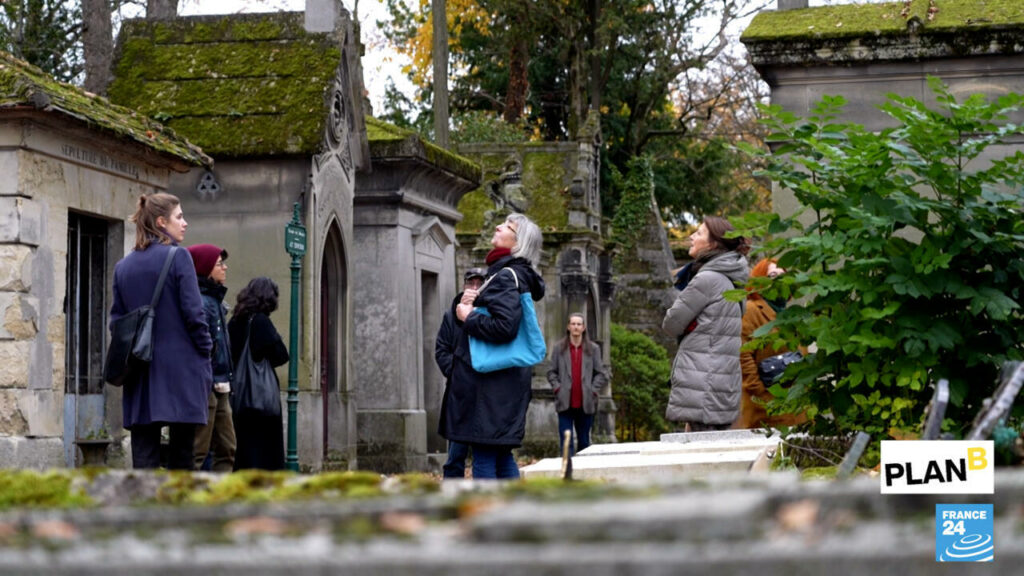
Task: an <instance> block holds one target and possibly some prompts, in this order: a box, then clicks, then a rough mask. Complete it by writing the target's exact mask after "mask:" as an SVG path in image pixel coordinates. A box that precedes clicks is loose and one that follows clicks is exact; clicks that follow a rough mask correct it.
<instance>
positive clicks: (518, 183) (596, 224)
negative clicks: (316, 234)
mask: <svg viewBox="0 0 1024 576" xmlns="http://www.w3.org/2000/svg"><path fill="white" fill-rule="evenodd" d="M600 137H601V131H600V125H599V117H598V114H597V113H592V114H591V116H590V118H589V119H588V121H587V123H586V124H585V126H584V127H583V129H582V130H580V134H579V136H578V137H577V138H576V140H575V141H568V142H524V143H521V144H514V145H513V144H462V145H459V147H458V150H459V153H460V154H463V155H465V156H467V157H469V158H471V159H474V160H477V161H479V162H480V164H481V165H482V166H483V171H484V173H483V182H484V184H483V185H482V186H481V187H480V188H478V189H477V190H474V191H473V192H471V193H469V194H466V195H465V196H464V197H463V198H462V200H461V202H459V205H458V208H459V211H460V212H461V213H462V214H463V216H464V218H463V220H462V222H461V223H460V224H459V225H458V227H457V230H458V240H459V256H458V259H459V270H465V269H466V268H470V267H474V266H481V267H486V266H485V264H484V257H485V256H486V255H487V252H488V251H489V250H490V249H491V245H490V238H491V235H492V233H493V231H494V227H495V226H496V225H498V224H500V223H501V222H503V221H504V219H505V216H506V215H508V214H509V213H511V212H521V213H524V214H526V215H528V216H529V217H530V218H531V219H533V220H534V221H535V222H536V223H537V224H538V225H539V226H540V228H541V230H542V232H543V234H544V247H543V251H542V256H541V262H540V266H539V268H540V272H541V274H542V276H543V277H544V282H545V283H546V284H547V294H546V295H545V297H544V299H543V300H542V301H540V302H538V303H537V316H538V319H539V320H540V322H541V329H542V330H543V332H544V337H545V340H546V341H547V344H548V349H549V350H550V349H551V347H552V346H553V345H554V343H555V342H557V341H558V340H559V339H561V338H562V337H564V336H565V328H566V324H567V323H568V319H569V314H571V313H574V312H580V313H582V314H584V316H585V317H586V319H587V332H588V334H589V335H590V338H591V339H592V340H594V341H595V342H597V343H598V344H599V345H600V346H601V351H602V354H603V356H604V361H605V363H606V364H607V363H608V360H609V352H610V348H609V345H610V336H609V333H610V329H611V307H612V300H613V296H614V283H613V281H612V269H611V257H610V254H609V253H608V251H607V250H606V246H605V244H606V237H607V235H606V230H605V227H606V223H605V222H604V221H603V220H602V215H601V196H600V166H599V162H600V148H599V147H600V145H601V141H600ZM548 364H549V359H545V361H544V362H542V363H541V364H539V365H537V367H536V368H535V369H534V379H533V401H532V403H531V404H530V410H529V413H528V415H527V429H526V439H525V441H524V446H525V448H526V449H527V450H528V451H530V452H531V453H533V454H534V455H537V456H541V455H554V454H555V453H557V446H558V419H557V416H556V414H555V409H554V395H553V394H552V391H551V388H550V386H549V384H548V381H547V377H546V373H547V370H548V367H549V365H548ZM598 411H599V413H598V415H597V417H596V418H595V423H594V435H595V439H598V440H599V441H613V440H614V436H615V420H614V413H615V406H614V403H613V402H612V399H611V386H610V385H609V386H608V387H607V388H606V389H605V390H604V391H603V392H602V393H601V400H600V403H599V407H598Z"/></svg>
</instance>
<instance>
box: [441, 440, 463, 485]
mask: <svg viewBox="0 0 1024 576" xmlns="http://www.w3.org/2000/svg"><path fill="white" fill-rule="evenodd" d="M468 455H469V444H463V443H462V442H456V441H454V440H449V441H448V461H447V462H445V463H444V467H442V470H444V473H443V474H442V476H443V477H444V478H465V477H466V456H468Z"/></svg>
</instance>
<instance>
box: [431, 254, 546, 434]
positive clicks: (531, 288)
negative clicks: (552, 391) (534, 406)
mask: <svg viewBox="0 0 1024 576" xmlns="http://www.w3.org/2000/svg"><path fill="white" fill-rule="evenodd" d="M505 267H510V268H513V269H515V271H516V274H517V275H518V277H519V288H518V289H517V288H516V283H515V279H513V277H512V274H510V273H509V272H508V271H507V270H505V271H502V268H505ZM492 276H494V278H493V279H491V280H490V283H489V284H488V285H487V286H486V287H485V288H484V290H483V291H482V292H480V294H479V295H477V298H476V302H474V306H477V307H481V306H486V307H487V311H488V312H490V314H491V315H490V316H485V315H483V314H477V313H475V312H474V313H472V314H470V315H469V316H467V317H466V321H465V323H463V326H462V333H461V334H459V335H458V336H457V338H458V340H457V344H456V346H455V358H454V360H453V362H452V372H451V383H450V384H449V386H448V394H447V402H446V403H445V405H444V406H443V408H442V410H443V414H442V415H441V417H442V418H443V419H444V421H443V422H442V423H441V426H440V429H441V432H442V433H443V434H445V437H446V438H448V439H449V440H455V441H456V442H463V443H467V444H484V445H490V446H510V447H513V448H514V447H517V446H519V445H521V444H522V443H523V435H524V434H525V432H526V410H527V408H529V407H530V398H531V396H532V392H531V386H530V381H531V380H532V378H533V367H527V368H507V369H505V370H497V371H494V372H487V373H481V372H477V371H476V370H473V363H472V359H471V358H470V353H469V336H470V335H472V336H474V337H476V338H480V339H483V340H488V341H491V342H508V341H511V340H512V339H513V338H515V336H516V333H517V331H518V330H519V321H520V319H521V318H522V314H523V307H522V304H521V302H520V301H519V293H520V291H522V292H529V293H530V294H531V296H532V298H533V300H534V301H537V300H540V299H541V298H543V297H544V279H543V278H541V277H540V275H539V274H537V272H536V270H534V269H533V267H532V266H530V264H529V262H527V261H526V260H524V259H522V258H513V257H512V256H505V257H504V258H502V259H500V260H498V261H497V262H495V263H494V264H492V265H491V266H490V267H489V268H488V269H487V277H488V278H491V277H492Z"/></svg>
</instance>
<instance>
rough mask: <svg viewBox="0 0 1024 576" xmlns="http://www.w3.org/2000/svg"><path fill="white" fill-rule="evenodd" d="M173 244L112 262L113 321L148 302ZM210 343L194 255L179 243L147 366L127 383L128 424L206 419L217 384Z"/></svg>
mask: <svg viewBox="0 0 1024 576" xmlns="http://www.w3.org/2000/svg"><path fill="white" fill-rule="evenodd" d="M170 249H171V247H170V246H167V245H164V244H157V243H153V244H150V245H149V246H148V247H147V248H146V249H145V250H142V251H137V250H136V251H133V252H132V253H130V254H128V255H127V256H125V257H124V258H123V259H122V260H121V261H120V262H118V263H117V264H116V265H115V266H114V303H113V305H112V306H111V308H110V320H111V322H113V321H114V320H117V319H118V318H120V317H121V316H123V315H125V314H127V313H128V312H131V311H132V310H134V309H136V308H138V307H139V306H143V305H147V304H149V302H150V299H152V297H153V289H154V288H155V287H156V281H157V279H158V278H159V277H160V269H161V268H162V267H163V265H164V260H165V259H166V258H167V252H168V251H169V250H170ZM212 347H213V341H212V340H211V339H210V332H209V329H208V328H207V325H206V314H205V313H204V312H203V300H202V297H201V296H200V294H199V284H198V283H197V281H196V270H195V267H194V266H193V265H192V256H191V255H189V253H188V250H185V249H184V248H179V249H178V251H177V252H176V253H175V254H174V260H173V261H172V262H171V268H170V270H169V271H168V272H167V280H165V281H164V289H163V292H162V293H161V296H160V302H159V303H158V304H157V308H156V318H155V319H154V321H153V361H152V363H150V365H149V371H148V372H147V373H144V374H142V375H141V376H140V377H139V378H138V380H137V381H135V382H126V383H125V385H124V394H123V395H122V399H121V406H122V408H123V410H124V427H125V428H128V429H131V428H132V427H133V426H135V425H141V424H154V423H158V422H159V423H178V424H206V415H207V402H208V400H209V396H210V390H211V389H212V388H213V375H212V373H211V369H210V350H211V349H212Z"/></svg>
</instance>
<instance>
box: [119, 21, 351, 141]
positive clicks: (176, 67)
mask: <svg viewBox="0 0 1024 576" xmlns="http://www.w3.org/2000/svg"><path fill="white" fill-rule="evenodd" d="M302 18H303V17H302V14H301V13H297V12H289V13H274V14H245V15H233V16H215V17H209V16H207V17H190V18H179V19H177V20H173V21H156V22H153V21H130V22H128V23H126V24H125V26H124V28H123V29H122V32H121V36H120V41H119V46H118V57H117V59H116V62H115V65H114V76H115V80H114V82H113V83H112V84H111V86H110V89H109V93H110V97H111V99H112V100H114V101H117V102H119V103H123V104H125V105H128V106H132V107H134V108H136V109H138V110H139V111H140V112H142V113H143V114H146V115H148V116H151V117H159V118H162V119H165V121H166V123H167V124H168V125H169V126H170V127H172V128H173V129H174V130H176V131H177V132H178V133H180V134H183V135H185V136H187V137H188V138H190V139H191V140H192V141H194V142H196V143H198V144H199V145H200V146H203V148H204V149H205V150H206V151H207V152H209V153H211V154H214V155H216V156H221V157H238V156H247V155H273V154H311V153H315V152H317V151H319V150H320V148H321V146H322V144H323V132H324V126H325V122H326V121H327V114H328V107H327V101H328V90H329V89H330V88H331V87H332V84H333V82H334V78H335V74H336V71H337V68H338V65H339V63H340V61H341V51H340V50H338V46H337V41H336V40H335V39H334V38H333V36H332V35H331V34H313V33H307V32H306V31H305V30H304V29H303V26H302Z"/></svg>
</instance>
